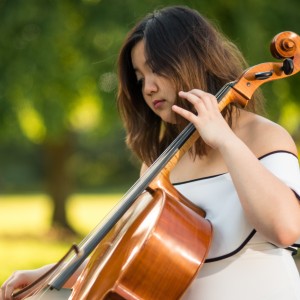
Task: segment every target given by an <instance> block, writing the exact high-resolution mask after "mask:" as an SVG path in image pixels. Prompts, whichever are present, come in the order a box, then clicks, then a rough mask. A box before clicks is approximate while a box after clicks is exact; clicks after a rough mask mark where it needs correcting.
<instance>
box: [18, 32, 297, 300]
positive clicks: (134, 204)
mask: <svg viewBox="0 0 300 300" xmlns="http://www.w3.org/2000/svg"><path fill="white" fill-rule="evenodd" d="M299 48H300V37H299V36H298V35H297V34H295V33H292V32H282V33H280V34H278V35H276V36H275V37H274V39H273V41H272V43H271V53H272V55H273V56H274V57H275V58H278V59H283V62H280V63H262V64H259V65H256V66H254V67H250V68H248V69H247V70H246V71H245V72H244V73H243V74H242V75H241V77H240V78H239V79H237V80H236V81H234V82H230V83H228V84H226V85H225V86H224V87H223V88H222V89H221V90H220V91H219V92H218V93H217V95H216V97H217V99H218V101H219V109H220V111H221V110H223V109H224V107H226V106H227V105H228V104H229V103H232V102H238V103H239V104H240V105H241V106H243V107H244V106H246V105H247V103H248V101H249V100H251V97H252V95H253V93H254V92H255V91H256V90H257V88H259V87H260V86H261V85H262V84H263V83H266V82H269V81H272V80H277V79H282V78H285V77H288V76H291V75H294V74H296V73H297V72H298V71H299V70H300V51H299ZM198 137H199V135H198V133H197V131H196V130H195V128H194V126H193V125H192V124H189V125H188V126H187V127H186V128H185V129H184V130H183V131H182V133H181V134H180V135H179V136H178V137H177V138H176V139H175V140H174V141H173V143H171V145H170V146H169V147H168V148H167V149H166V150H165V151H164V152H163V153H162V154H161V155H160V156H159V158H158V159H157V160H156V161H155V162H154V163H153V164H152V165H151V166H150V168H149V169H148V170H147V171H146V173H145V174H144V175H143V176H142V177H141V178H140V179H139V180H138V181H137V182H136V183H135V184H134V185H133V187H132V188H131V189H130V190H129V191H128V192H127V193H126V194H125V195H124V197H123V198H122V199H121V201H120V202H119V204H118V205H117V206H116V207H115V209H114V210H113V211H112V212H111V213H110V215H109V216H108V217H107V218H106V219H105V220H104V221H103V222H102V223H100V224H99V226H98V227H97V228H95V230H94V231H93V232H92V233H91V234H90V235H88V236H87V237H86V238H85V239H84V240H83V241H82V243H81V244H80V246H79V247H76V249H77V250H78V254H77V255H75V256H73V258H71V259H70V261H69V262H67V263H65V264H63V265H62V268H59V270H58V271H56V272H55V274H54V276H51V278H46V280H45V285H47V286H48V289H49V290H53V289H55V290H60V289H61V287H62V286H63V285H64V283H65V282H66V281H67V280H68V279H69V278H70V276H72V274H74V272H75V271H76V270H77V269H78V267H79V266H80V265H81V264H82V262H83V261H84V260H85V259H86V258H87V257H88V256H89V255H90V254H92V255H91V258H90V260H89V263H88V264H87V266H86V267H85V269H84V271H83V272H82V273H81V275H80V277H79V278H78V280H77V282H76V284H75V286H74V288H73V291H72V293H71V295H70V297H69V299H129V300H131V299H132V300H133V299H166V298H167V299H179V298H180V297H181V296H182V295H183V293H184V292H185V290H186V289H187V288H188V286H189V285H190V283H191V282H192V281H193V279H194V277H195V276H196V275H197V273H198V272H199V270H200V269H201V267H202V265H203V263H204V261H205V258H206V256H207V254H208V251H209V246H210V243H211V238H212V232H213V229H212V226H211V224H210V222H209V220H207V219H205V212H204V211H203V210H202V209H201V208H198V207H197V206H195V205H194V204H193V203H191V202H190V201H189V200H188V199H186V198H185V197H183V196H182V195H181V194H179V192H178V191H177V190H176V189H175V188H174V187H173V186H172V184H171V183H170V180H169V174H170V172H171V170H172V169H173V167H174V166H175V165H176V163H177V162H178V160H179V159H180V158H181V157H182V156H183V155H184V154H185V153H186V152H187V151H188V150H189V149H190V147H191V146H192V145H193V144H194V142H195V141H196V140H197V139H198ZM30 288H31V287H30ZM30 288H29V289H27V291H29V292H30ZM22 293H24V292H23V290H21V291H19V292H17V293H15V294H14V296H15V297H17V296H19V295H21V294H22ZM37 299H43V298H42V297H40V298H37Z"/></svg>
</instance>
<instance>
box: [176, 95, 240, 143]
mask: <svg viewBox="0 0 300 300" xmlns="http://www.w3.org/2000/svg"><path fill="white" fill-rule="evenodd" d="M179 96H180V97H181V98H184V99H186V100H187V101H189V102H190V103H191V104H193V106H194V107H195V110H196V112H197V114H195V113H193V112H190V111H188V110H186V109H183V108H181V107H179V106H177V105H173V106H172V109H173V111H174V112H176V113H177V114H179V115H181V116H182V117H183V118H185V119H186V120H188V121H189V122H191V123H193V124H194V126H195V128H196V129H197V130H198V132H199V134H200V136H201V137H202V139H203V140H204V142H205V143H206V144H208V145H209V146H210V147H212V148H215V149H218V148H219V147H220V146H221V145H223V144H224V142H226V141H227V142H228V141H229V140H230V138H233V136H235V135H234V134H233V132H232V130H231V129H230V127H229V126H228V124H227V122H226V120H225V119H224V118H223V116H222V114H221V113H220V110H219V107H218V102H217V99H216V97H215V96H214V95H212V94H209V93H206V92H204V91H202V90H198V89H193V90H191V91H189V92H183V91H180V92H179Z"/></svg>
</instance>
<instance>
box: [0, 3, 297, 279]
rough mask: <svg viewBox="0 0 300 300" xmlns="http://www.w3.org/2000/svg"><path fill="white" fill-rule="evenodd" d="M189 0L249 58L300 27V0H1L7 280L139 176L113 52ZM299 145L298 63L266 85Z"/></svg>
mask: <svg viewBox="0 0 300 300" xmlns="http://www.w3.org/2000/svg"><path fill="white" fill-rule="evenodd" d="M173 4H182V5H189V6H190V7H192V8H195V9H198V10H199V11H200V12H201V13H202V14H204V15H205V16H207V17H208V18H210V19H212V20H213V22H215V23H216V24H217V25H218V27H220V28H221V29H222V31H223V32H224V33H225V34H226V35H227V36H229V37H230V38H231V39H232V40H233V41H234V42H235V43H236V44H237V45H238V46H239V48H240V49H241V50H242V51H243V53H244V54H245V57H246V59H247V60H248V62H249V65H254V64H258V63H261V62H265V61H274V60H275V59H274V58H273V57H272V56H271V54H270V51H269V45H270V41H271V39H272V38H273V37H274V36H275V35H276V34H277V33H279V32H281V31H286V30H289V31H294V32H297V33H300V25H299V11H300V2H299V1H298V0H289V1H286V0H264V1H261V0H244V1H240V0H215V1H211V0H202V1H198V0H194V1H193V0H190V1H167V0H165V1H157V0H144V1H140V0H26V1H22V0H0V19H1V26H0V45H1V47H0V141H1V142H0V169H1V173H0V192H1V194H0V284H1V283H2V282H3V281H4V280H5V278H7V276H8V275H9V274H11V272H12V271H13V270H15V269H20V268H33V267H38V266H40V265H42V264H44V263H48V262H53V261H57V260H58V259H59V258H60V256H62V255H63V254H64V252H65V251H66V250H67V249H68V248H69V246H70V245H71V243H72V242H73V241H75V242H78V241H80V240H81V238H82V237H83V236H84V235H86V234H87V233H88V232H89V231H90V230H91V229H92V228H93V227H94V226H95V225H96V224H97V223H98V222H99V221H100V220H101V219H102V218H103V216H104V215H105V214H106V213H107V211H109V209H110V208H111V207H112V206H113V205H114V203H116V201H117V200H118V199H119V198H120V197H121V195H122V193H124V192H125V191H126V190H127V189H128V188H129V187H130V186H131V185H132V184H133V183H134V182H135V180H136V179H137V177H138V172H139V171H138V169H139V164H138V163H137V162H136V160H135V159H133V158H132V157H131V155H130V153H129V151H128V150H127V149H126V147H125V143H124V139H125V136H124V131H123V130H122V125H121V123H120V120H119V117H118V114H117V109H116V103H115V96H116V87H117V77H116V59H117V55H118V50H119V48H120V45H121V43H122V40H123V39H124V38H125V36H126V33H127V32H128V30H129V29H130V28H131V27H132V26H133V24H134V23H135V22H136V21H137V20H138V19H139V18H141V17H143V16H144V15H145V14H146V13H148V12H150V11H152V10H153V9H155V8H161V7H163V6H166V5H173ZM263 93H264V95H265V96H266V99H267V101H266V109H267V113H268V115H269V117H270V118H271V119H272V120H274V121H276V122H279V123H280V124H282V125H283V126H284V127H285V128H286V129H287V130H288V131H289V132H290V133H291V135H292V136H293V137H294V139H295V141H296V143H297V145H298V146H300V97H299V94H300V75H297V76H294V77H292V78H289V79H285V80H281V81H278V82H274V83H269V84H268V85H266V86H263Z"/></svg>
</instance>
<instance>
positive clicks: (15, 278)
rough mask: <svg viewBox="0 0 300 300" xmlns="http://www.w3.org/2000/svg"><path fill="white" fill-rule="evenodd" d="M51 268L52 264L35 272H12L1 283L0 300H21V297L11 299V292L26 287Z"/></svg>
mask: <svg viewBox="0 0 300 300" xmlns="http://www.w3.org/2000/svg"><path fill="white" fill-rule="evenodd" d="M52 266H53V264H51V265H46V266H43V267H41V268H39V269H35V270H23V271H16V272H14V273H13V274H12V275H11V276H10V277H9V278H8V279H7V280H6V281H5V282H4V283H3V285H2V287H1V290H0V300H11V299H14V300H17V299H22V297H20V298H19V297H16V298H15V297H12V294H13V292H14V291H16V290H18V289H22V288H24V287H26V286H27V285H29V284H30V283H32V282H33V281H35V280H36V279H38V278H39V277H41V276H42V275H43V274H45V273H46V272H47V271H48V270H49V269H50V268H51V267H52ZM20 296H21V295H20ZM23 297H24V295H23Z"/></svg>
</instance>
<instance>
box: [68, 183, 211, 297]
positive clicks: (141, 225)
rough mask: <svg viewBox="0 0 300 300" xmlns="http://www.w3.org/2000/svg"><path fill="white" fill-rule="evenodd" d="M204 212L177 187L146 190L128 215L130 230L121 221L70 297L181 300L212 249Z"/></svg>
mask: <svg viewBox="0 0 300 300" xmlns="http://www.w3.org/2000/svg"><path fill="white" fill-rule="evenodd" d="M170 186H171V184H170ZM178 199H181V201H178ZM204 216H205V213H204V212H203V211H202V210H201V209H199V208H198V207H196V206H193V204H191V203H190V202H189V201H188V200H187V199H185V198H184V197H183V196H182V195H179V193H178V192H177V191H176V190H175V188H174V187H172V188H168V189H162V188H160V187H157V188H156V189H155V190H151V191H150V192H148V191H145V192H144V193H143V194H141V196H140V197H139V198H138V199H137V200H136V202H135V203H134V205H133V207H131V209H130V211H128V212H127V213H126V214H125V215H124V219H126V228H124V227H123V226H122V225H121V223H123V222H124V220H122V219H121V220H120V221H119V222H118V223H117V224H116V226H115V227H114V228H113V229H112V230H111V232H110V233H109V235H108V236H107V237H106V238H105V240H103V241H102V242H101V243H100V244H99V245H98V246H97V248H96V249H95V251H94V253H93V255H92V256H91V258H90V261H89V263H88V264H87V266H86V267H85V269H84V270H83V272H82V274H81V275H80V277H79V279H78V280H77V282H76V284H75V286H74V289H73V292H72V294H71V297H70V298H69V299H72V300H75V299H80V300H83V299H89V300H96V299H97V300H100V299H105V300H108V299H112V300H113V299H126V300H133V299H135V300H136V299H147V300H151V299H153V300H154V299H155V300H157V299H179V298H180V297H181V296H182V295H183V293H184V292H185V290H186V289H187V287H188V286H189V285H190V283H191V282H192V280H193V279H194V277H195V276H196V275H197V273H198V271H199V269H200V268H201V266H202V265H203V263H204V260H205V258H206V256H207V253H208V250H209V246H210V243H211V237H212V226H211V224H210V222H209V221H208V220H206V219H205V218H204ZM199 229H201V230H199Z"/></svg>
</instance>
